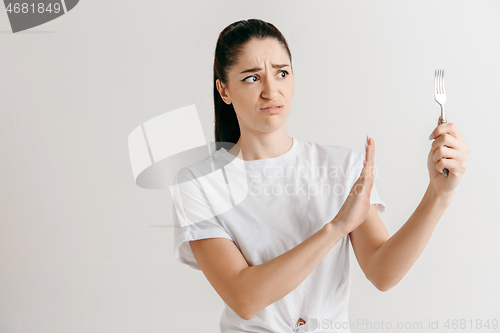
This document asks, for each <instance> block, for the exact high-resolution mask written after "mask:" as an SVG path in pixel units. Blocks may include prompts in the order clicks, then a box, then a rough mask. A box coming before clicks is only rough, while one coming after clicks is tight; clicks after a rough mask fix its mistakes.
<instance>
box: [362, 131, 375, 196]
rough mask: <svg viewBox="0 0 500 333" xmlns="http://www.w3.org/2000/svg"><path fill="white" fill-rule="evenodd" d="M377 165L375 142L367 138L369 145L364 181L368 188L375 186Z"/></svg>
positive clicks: (363, 174) (367, 147) (364, 165)
mask: <svg viewBox="0 0 500 333" xmlns="http://www.w3.org/2000/svg"><path fill="white" fill-rule="evenodd" d="M374 164H375V140H374V139H373V138H370V137H368V136H367V145H366V153H365V161H364V164H363V172H362V176H363V181H365V182H366V185H367V186H372V184H373V169H374Z"/></svg>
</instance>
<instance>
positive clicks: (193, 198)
mask: <svg viewBox="0 0 500 333" xmlns="http://www.w3.org/2000/svg"><path fill="white" fill-rule="evenodd" d="M181 178H182V179H181ZM170 190H171V194H172V199H173V203H172V218H173V222H174V257H175V258H176V259H177V260H178V261H179V262H180V263H182V264H186V265H188V266H190V267H192V268H194V269H197V270H201V269H200V266H199V265H198V263H197V261H196V259H195V257H194V254H193V251H192V250H191V246H190V245H189V241H192V240H198V239H206V238H227V239H230V240H233V238H232V237H231V235H230V234H229V233H228V232H227V231H226V229H225V228H224V227H223V225H222V224H221V221H220V219H219V217H218V216H217V214H215V213H214V209H213V207H212V204H211V203H210V200H209V199H208V197H207V194H206V193H205V191H204V190H203V188H202V187H201V186H200V182H199V181H198V180H197V179H196V177H194V176H193V173H190V172H189V171H186V170H181V171H180V172H179V173H178V174H177V176H176V178H175V180H174V186H171V187H170ZM233 241H234V240H233Z"/></svg>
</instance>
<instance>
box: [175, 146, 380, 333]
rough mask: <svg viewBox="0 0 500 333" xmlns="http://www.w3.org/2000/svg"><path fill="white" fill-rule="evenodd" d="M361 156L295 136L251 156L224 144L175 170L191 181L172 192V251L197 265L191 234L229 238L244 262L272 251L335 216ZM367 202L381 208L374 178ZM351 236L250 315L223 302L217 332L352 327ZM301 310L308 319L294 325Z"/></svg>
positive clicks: (262, 260) (359, 167)
mask: <svg viewBox="0 0 500 333" xmlns="http://www.w3.org/2000/svg"><path fill="white" fill-rule="evenodd" d="M363 161H364V153H361V152H360V151H358V150H355V149H351V148H346V147H339V146H331V145H322V144H317V143H313V142H307V141H301V140H298V139H296V138H293V145H292V147H291V149H290V150H288V151H287V152H286V153H284V154H282V155H280V156H277V157H274V158H265V159H260V160H254V161H243V160H241V159H239V158H236V157H234V156H233V155H232V154H230V153H229V152H228V151H227V150H226V149H224V148H221V149H220V150H218V151H216V152H214V153H213V154H212V156H211V157H207V158H205V159H204V160H202V161H200V162H197V163H194V164H191V165H189V166H187V167H185V168H183V169H182V170H181V171H180V172H179V173H178V177H179V179H182V181H179V184H180V183H182V182H183V181H186V183H184V184H189V185H188V187H187V188H184V189H180V190H179V191H178V192H176V193H174V192H172V193H173V196H172V197H173V198H174V204H175V206H174V207H175V211H174V213H173V215H174V216H173V217H174V223H175V224H176V228H174V230H175V232H174V255H175V258H176V259H177V260H179V261H180V262H181V263H183V264H187V265H189V266H190V267H192V268H195V269H198V270H199V269H200V267H199V266H198V264H197V262H196V260H195V258H194V255H193V252H192V251H191V248H190V246H189V241H190V240H196V239H203V238H227V239H230V240H232V241H233V242H234V243H235V244H236V246H237V247H238V249H239V250H240V251H241V253H242V254H243V256H244V257H245V259H246V261H247V262H248V265H249V266H252V265H259V264H262V263H265V262H267V261H269V260H272V259H274V258H276V257H277V256H279V255H281V254H283V253H285V252H287V251H289V250H291V249H292V248H294V247H296V246H297V245H298V244H300V243H301V242H303V241H304V240H305V239H307V238H308V237H310V236H311V235H313V234H314V233H315V232H317V231H318V230H319V229H320V228H321V227H322V226H323V225H325V224H326V223H328V222H330V221H331V220H332V219H333V218H334V217H335V216H336V214H337V213H338V211H339V210H340V208H341V207H342V204H343V203H344V201H345V199H346V198H347V195H348V194H349V192H350V190H351V187H352V185H353V184H354V183H355V182H356V180H357V178H358V177H359V175H360V173H361V170H362V168H363ZM234 165H237V166H244V167H243V168H241V169H238V168H237V167H234ZM221 166H224V167H221ZM242 170H245V171H244V172H246V174H245V173H244V172H243V173H242ZM179 179H178V180H179ZM188 180H189V181H188ZM245 181H246V183H245ZM245 187H246V188H245ZM370 202H371V203H372V204H376V208H377V211H378V213H379V214H380V215H381V214H382V213H383V212H384V211H385V209H386V204H385V203H384V202H383V201H382V200H381V199H380V197H379V196H378V193H377V189H376V187H375V185H373V188H372V192H371V198H370ZM349 241H350V238H349V235H346V236H345V237H344V238H342V239H341V240H340V241H339V242H338V243H337V244H335V246H334V247H333V248H332V249H331V250H330V252H329V253H328V254H327V255H326V257H325V258H324V259H323V260H322V261H321V262H320V263H319V264H318V266H316V268H315V269H314V270H313V271H312V273H311V274H310V275H309V276H308V277H307V278H306V279H305V280H304V281H303V282H302V283H301V284H300V285H299V286H298V287H297V288H295V289H294V290H292V291H291V292H290V293H289V294H287V295H286V296H285V297H283V298H282V299H280V300H278V301H276V302H275V303H273V304H270V305H269V306H267V307H266V308H264V309H262V310H261V311H260V312H259V313H257V314H256V315H255V316H254V317H253V318H251V319H250V320H244V319H242V318H240V317H239V316H238V315H237V314H236V313H235V312H234V311H233V310H232V309H231V308H230V307H229V306H228V305H227V304H226V303H224V304H225V309H224V311H223V313H222V316H221V318H220V330H221V332H222V333H233V332H255V333H257V332H258V333H262V332H270V333H271V332H272V333H275V332H318V333H319V332H350V329H349V318H348V314H347V310H348V301H349V288H350V277H349ZM297 269H298V270H299V269H300V267H297ZM299 318H302V319H303V320H304V321H305V322H306V323H305V324H304V325H302V326H298V327H295V325H296V323H297V320H298V319H299Z"/></svg>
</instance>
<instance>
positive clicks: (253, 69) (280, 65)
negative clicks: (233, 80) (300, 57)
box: [240, 64, 290, 74]
mask: <svg viewBox="0 0 500 333" xmlns="http://www.w3.org/2000/svg"><path fill="white" fill-rule="evenodd" d="M271 66H273V68H283V67H286V66H290V65H288V64H271ZM261 70H262V68H260V67H256V68H251V69H247V70H244V71H243V72H241V73H240V74H243V73H252V72H258V71H261Z"/></svg>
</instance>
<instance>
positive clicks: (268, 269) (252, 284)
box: [189, 140, 374, 320]
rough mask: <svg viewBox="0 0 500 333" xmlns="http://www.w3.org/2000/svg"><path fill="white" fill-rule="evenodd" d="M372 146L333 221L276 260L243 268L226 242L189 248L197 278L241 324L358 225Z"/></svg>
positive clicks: (369, 180) (366, 202) (364, 208)
mask: <svg viewBox="0 0 500 333" xmlns="http://www.w3.org/2000/svg"><path fill="white" fill-rule="evenodd" d="M371 141H373V140H371ZM373 146H374V144H373V143H372V144H369V145H368V147H367V154H366V156H367V158H366V161H365V164H364V167H363V170H362V172H361V175H360V177H359V178H358V180H357V181H356V183H354V185H353V187H352V188H351V191H350V193H349V195H348V197H347V199H346V200H345V202H344V204H343V205H342V208H341V209H340V211H339V213H338V214H337V215H336V216H335V218H334V219H333V220H332V221H331V222H329V223H326V224H325V225H324V226H323V227H322V228H321V229H320V230H318V231H317V232H316V233H314V234H313V235H311V236H310V237H309V238H307V239H306V240H304V241H303V242H302V243H300V244H299V245H297V246H296V247H294V248H293V249H291V250H289V251H287V252H285V253H283V254H281V255H280V256H278V257H276V258H274V259H272V260H270V261H268V262H265V263H263V264H260V265H255V266H250V267H249V266H248V263H247V262H246V260H245V258H244V257H243V255H242V254H241V252H240V251H239V250H238V248H237V247H236V245H235V244H234V242H233V241H231V240H229V239H226V238H207V239H200V240H195V241H190V242H189V244H190V246H191V249H192V251H193V254H194V256H195V259H196V261H197V262H198V265H199V266H200V268H201V270H202V271H203V274H205V276H206V277H207V279H208V281H209V282H210V284H211V285H212V287H213V288H214V289H215V291H216V292H217V293H218V294H219V296H220V297H221V298H222V299H223V300H224V302H226V304H227V305H228V306H229V307H230V308H231V309H233V311H234V312H236V313H237V314H238V315H239V316H240V317H241V318H242V319H245V320H249V319H251V318H252V317H253V316H255V314H257V313H258V312H259V311H261V310H262V309H264V308H265V307H267V306H268V305H270V304H272V303H274V302H276V301H278V300H280V299H281V298H283V297H285V296H286V295H287V294H289V293H290V292H291V291H293V290H294V289H295V288H297V286H298V285H299V284H301V283H302V281H304V280H305V278H306V277H307V276H308V275H309V274H311V272H312V271H313V270H314V268H316V266H317V265H318V264H319V263H320V262H321V261H322V260H323V258H324V257H325V256H326V255H327V254H328V252H329V251H330V250H331V249H332V247H333V246H334V245H335V244H337V242H338V241H340V240H341V239H342V238H343V237H344V236H345V235H346V234H347V233H349V232H351V231H352V230H354V229H356V228H357V227H358V225H360V224H361V223H363V221H364V220H365V218H366V215H367V214H368V210H369V207H370V193H371V188H372V186H373V155H374V147H373Z"/></svg>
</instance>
